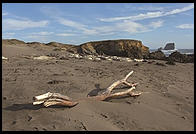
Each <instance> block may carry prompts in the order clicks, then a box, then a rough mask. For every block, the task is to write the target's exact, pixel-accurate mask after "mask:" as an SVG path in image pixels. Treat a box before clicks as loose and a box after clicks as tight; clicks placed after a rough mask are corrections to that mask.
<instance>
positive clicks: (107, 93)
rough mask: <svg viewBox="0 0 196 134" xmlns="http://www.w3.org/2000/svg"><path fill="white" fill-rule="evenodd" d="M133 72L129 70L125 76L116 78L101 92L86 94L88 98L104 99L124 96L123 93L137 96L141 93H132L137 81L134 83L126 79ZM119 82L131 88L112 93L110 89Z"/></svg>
mask: <svg viewBox="0 0 196 134" xmlns="http://www.w3.org/2000/svg"><path fill="white" fill-rule="evenodd" d="M132 74H133V71H131V72H130V73H128V74H127V75H126V76H125V78H123V79H121V80H118V81H116V82H114V83H113V84H112V85H110V86H109V87H108V88H107V89H106V91H105V92H103V93H102V94H100V95H97V96H88V98H94V99H97V100H106V99H108V98H113V97H117V96H124V95H130V96H139V95H140V94H141V93H133V92H132V90H134V89H135V87H136V85H138V83H134V84H131V83H129V82H128V81H127V79H128V78H129V77H130V76H131V75H132ZM120 84H126V85H128V86H130V87H131V88H130V89H128V90H126V91H123V92H118V93H112V90H113V89H114V88H115V87H117V86H118V85H120Z"/></svg>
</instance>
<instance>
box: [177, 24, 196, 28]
mask: <svg viewBox="0 0 196 134" xmlns="http://www.w3.org/2000/svg"><path fill="white" fill-rule="evenodd" d="M176 28H180V29H194V25H193V24H182V25H178V26H176Z"/></svg>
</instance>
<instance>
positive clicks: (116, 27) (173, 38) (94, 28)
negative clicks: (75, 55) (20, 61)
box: [2, 3, 194, 49]
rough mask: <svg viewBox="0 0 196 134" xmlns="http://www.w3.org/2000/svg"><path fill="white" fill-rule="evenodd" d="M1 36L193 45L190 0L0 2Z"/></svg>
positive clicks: (40, 40)
mask: <svg viewBox="0 0 196 134" xmlns="http://www.w3.org/2000/svg"><path fill="white" fill-rule="evenodd" d="M2 38H3V39H10V38H15V39H19V40H23V41H25V42H31V41H38V42H44V43H48V42H51V41H56V42H61V43H67V44H76V45H79V44H81V43H84V42H88V41H97V40H111V39H136V40H141V41H142V42H143V44H144V45H145V46H148V47H149V48H150V49H156V48H159V47H164V46H165V44H166V43H168V42H174V43H175V44H176V48H194V4H193V3H76V4H75V3H73V4H72V3H59V4H58V3H51V4H50V3H37V4H35V3H32V4H29V3H24V4H23V3H15V4H12V3H3V4H2Z"/></svg>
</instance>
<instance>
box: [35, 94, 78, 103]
mask: <svg viewBox="0 0 196 134" xmlns="http://www.w3.org/2000/svg"><path fill="white" fill-rule="evenodd" d="M33 100H34V102H33V105H38V104H43V105H44V106H45V107H48V106H52V105H62V106H68V107H72V106H75V105H77V104H78V102H74V101H72V99H71V98H70V97H68V96H65V95H61V94H59V93H50V92H48V93H45V94H42V95H39V96H35V97H33Z"/></svg>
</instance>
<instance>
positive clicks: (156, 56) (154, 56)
mask: <svg viewBox="0 0 196 134" xmlns="http://www.w3.org/2000/svg"><path fill="white" fill-rule="evenodd" d="M149 58H150V59H157V60H165V58H166V56H165V54H164V53H163V52H162V51H161V50H159V51H155V52H151V53H150V54H149Z"/></svg>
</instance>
